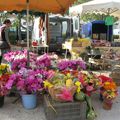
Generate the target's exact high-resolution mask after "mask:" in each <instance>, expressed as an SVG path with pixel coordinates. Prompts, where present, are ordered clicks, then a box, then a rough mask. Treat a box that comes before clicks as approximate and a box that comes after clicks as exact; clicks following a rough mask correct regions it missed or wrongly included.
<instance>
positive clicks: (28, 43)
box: [26, 0, 30, 50]
mask: <svg viewBox="0 0 120 120" xmlns="http://www.w3.org/2000/svg"><path fill="white" fill-rule="evenodd" d="M26 3H27V49H28V50H29V46H30V41H29V0H26Z"/></svg>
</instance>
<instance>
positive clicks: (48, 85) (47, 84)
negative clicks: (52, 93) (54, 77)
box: [43, 81, 53, 88]
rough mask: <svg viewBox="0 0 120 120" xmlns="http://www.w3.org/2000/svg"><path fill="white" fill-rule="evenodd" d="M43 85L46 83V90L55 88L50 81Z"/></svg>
mask: <svg viewBox="0 0 120 120" xmlns="http://www.w3.org/2000/svg"><path fill="white" fill-rule="evenodd" d="M43 83H44V87H45V88H51V87H53V85H52V84H51V83H50V82H48V81H44V82H43Z"/></svg>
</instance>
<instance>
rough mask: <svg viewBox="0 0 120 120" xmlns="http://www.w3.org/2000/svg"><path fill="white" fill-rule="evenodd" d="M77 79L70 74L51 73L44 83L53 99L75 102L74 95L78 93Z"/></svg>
mask: <svg viewBox="0 0 120 120" xmlns="http://www.w3.org/2000/svg"><path fill="white" fill-rule="evenodd" d="M75 83H76V78H75V77H74V76H73V75H72V74H70V73H67V74H63V73H61V72H54V71H53V72H51V74H50V76H49V77H48V79H47V80H46V81H44V86H45V88H47V89H48V91H49V94H50V95H51V97H52V98H53V99H54V100H56V101H61V102H65V101H73V95H74V94H75V92H76V91H77V86H76V84H75Z"/></svg>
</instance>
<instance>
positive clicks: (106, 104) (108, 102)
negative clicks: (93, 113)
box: [103, 99, 113, 110]
mask: <svg viewBox="0 0 120 120" xmlns="http://www.w3.org/2000/svg"><path fill="white" fill-rule="evenodd" d="M112 104H113V101H112V100H111V99H104V100H103V108H104V109H105V110H111V108H112Z"/></svg>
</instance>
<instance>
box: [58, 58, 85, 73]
mask: <svg viewBox="0 0 120 120" xmlns="http://www.w3.org/2000/svg"><path fill="white" fill-rule="evenodd" d="M58 69H59V70H61V71H62V70H70V69H71V70H78V69H86V64H85V62H84V61H83V60H81V59H78V60H61V61H59V62H58Z"/></svg>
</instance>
